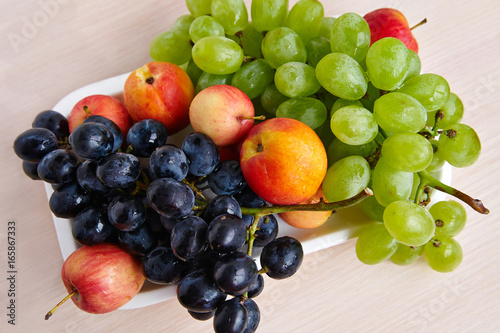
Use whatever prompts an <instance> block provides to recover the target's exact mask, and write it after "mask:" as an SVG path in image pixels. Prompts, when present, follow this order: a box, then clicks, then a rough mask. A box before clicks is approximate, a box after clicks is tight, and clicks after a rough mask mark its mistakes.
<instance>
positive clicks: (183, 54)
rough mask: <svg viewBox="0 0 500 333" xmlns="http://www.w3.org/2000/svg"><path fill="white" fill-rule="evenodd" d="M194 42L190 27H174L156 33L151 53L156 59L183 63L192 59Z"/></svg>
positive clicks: (150, 45)
mask: <svg viewBox="0 0 500 333" xmlns="http://www.w3.org/2000/svg"><path fill="white" fill-rule="evenodd" d="M191 50H192V44H191V40H190V37H189V27H188V29H179V28H177V29H176V28H175V27H172V29H170V30H166V31H163V32H161V33H159V34H158V35H156V36H155V37H154V38H153V40H152V41H151V43H150V44H149V55H150V56H151V58H152V59H153V60H154V61H163V62H171V63H173V64H176V65H179V66H180V65H182V64H185V63H186V62H188V61H189V60H190V59H191Z"/></svg>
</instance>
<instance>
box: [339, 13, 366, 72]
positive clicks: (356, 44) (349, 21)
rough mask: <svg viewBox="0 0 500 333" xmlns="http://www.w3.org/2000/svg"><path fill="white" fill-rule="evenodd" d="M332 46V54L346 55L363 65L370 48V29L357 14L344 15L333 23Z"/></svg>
mask: <svg viewBox="0 0 500 333" xmlns="http://www.w3.org/2000/svg"><path fill="white" fill-rule="evenodd" d="M330 44H331V45H330V46H331V51H332V52H339V53H345V54H347V55H349V56H350V57H352V58H353V59H354V60H356V61H357V62H359V63H361V62H362V61H363V60H364V59H365V57H366V53H367V52H368V48H369V47H370V27H369V26H368V23H367V22H366V21H365V19H364V18H363V17H361V16H360V15H358V14H356V13H345V14H342V15H340V16H339V17H338V18H337V19H336V20H335V22H334V23H333V26H332V28H331V33H330Z"/></svg>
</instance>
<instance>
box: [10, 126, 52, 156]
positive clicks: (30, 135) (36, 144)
mask: <svg viewBox="0 0 500 333" xmlns="http://www.w3.org/2000/svg"><path fill="white" fill-rule="evenodd" d="M57 146H58V142H57V137H56V136H55V135H54V133H52V132H51V131H50V130H48V129H46V128H30V129H28V130H26V131H24V132H22V133H21V134H19V135H18V136H17V137H16V139H15V140H14V152H15V153H16V155H17V156H18V157H19V158H21V159H22V160H23V161H28V162H31V163H38V162H40V160H41V159H42V157H44V156H45V155H46V154H48V153H49V152H51V151H53V150H56V149H57Z"/></svg>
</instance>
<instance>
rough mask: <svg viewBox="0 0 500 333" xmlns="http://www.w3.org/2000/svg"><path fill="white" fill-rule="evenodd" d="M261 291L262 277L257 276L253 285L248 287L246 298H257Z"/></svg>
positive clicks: (262, 286) (262, 288)
mask: <svg viewBox="0 0 500 333" xmlns="http://www.w3.org/2000/svg"><path fill="white" fill-rule="evenodd" d="M262 290H264V276H263V275H262V274H259V276H258V277H257V280H256V281H255V283H254V284H252V285H251V286H250V289H249V290H248V297H249V298H254V297H257V296H259V295H260V294H261V293H262Z"/></svg>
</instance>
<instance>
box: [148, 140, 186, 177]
mask: <svg viewBox="0 0 500 333" xmlns="http://www.w3.org/2000/svg"><path fill="white" fill-rule="evenodd" d="M188 169H189V162H188V160H187V157H186V154H184V152H183V151H182V150H181V149H179V148H178V147H176V146H174V145H164V146H161V147H158V148H156V149H155V151H154V152H153V153H152V154H151V157H150V158H149V170H150V173H151V178H152V179H158V178H174V179H176V180H178V181H181V180H183V179H184V178H186V176H187V174H188Z"/></svg>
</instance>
